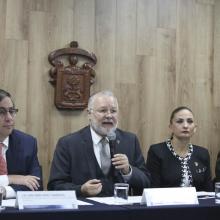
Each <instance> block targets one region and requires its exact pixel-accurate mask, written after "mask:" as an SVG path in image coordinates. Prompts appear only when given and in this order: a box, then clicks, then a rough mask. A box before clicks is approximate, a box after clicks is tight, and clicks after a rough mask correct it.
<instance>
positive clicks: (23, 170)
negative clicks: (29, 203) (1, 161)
mask: <svg viewBox="0 0 220 220" xmlns="http://www.w3.org/2000/svg"><path fill="white" fill-rule="evenodd" d="M6 160H7V168H8V175H33V176H37V177H40V179H41V180H40V181H39V183H40V185H41V188H40V189H42V174H41V167H40V165H39V161H38V157H37V140H36V138H34V137H32V136H31V135H28V134H25V133H23V132H21V131H18V130H15V129H14V130H13V131H12V133H11V134H10V135H9V148H8V150H7V152H6ZM10 186H11V187H12V188H13V189H14V190H15V191H21V190H22V191H27V190H30V189H29V188H28V187H26V186H23V185H15V184H12V185H10Z"/></svg>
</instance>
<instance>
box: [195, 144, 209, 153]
mask: <svg viewBox="0 0 220 220" xmlns="http://www.w3.org/2000/svg"><path fill="white" fill-rule="evenodd" d="M193 151H197V152H201V153H205V152H206V153H207V152H208V149H207V148H205V147H202V146H198V145H194V144H193Z"/></svg>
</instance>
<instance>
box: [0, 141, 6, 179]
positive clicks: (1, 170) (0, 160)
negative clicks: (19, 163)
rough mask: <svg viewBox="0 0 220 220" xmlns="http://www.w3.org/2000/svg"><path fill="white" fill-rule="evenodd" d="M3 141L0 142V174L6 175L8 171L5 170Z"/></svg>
mask: <svg viewBox="0 0 220 220" xmlns="http://www.w3.org/2000/svg"><path fill="white" fill-rule="evenodd" d="M3 146H4V144H3V143H0V175H7V174H8V171H7V164H6V161H5V158H4V157H3V151H2V149H3Z"/></svg>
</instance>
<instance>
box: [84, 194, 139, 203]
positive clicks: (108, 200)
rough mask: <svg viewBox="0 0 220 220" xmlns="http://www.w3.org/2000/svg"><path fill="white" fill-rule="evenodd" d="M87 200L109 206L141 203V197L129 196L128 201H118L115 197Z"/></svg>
mask: <svg viewBox="0 0 220 220" xmlns="http://www.w3.org/2000/svg"><path fill="white" fill-rule="evenodd" d="M87 199H90V200H93V201H96V202H99V203H104V204H107V205H131V204H134V203H140V202H141V196H128V200H127V201H126V200H124V199H122V200H120V201H116V199H115V198H114V197H92V198H91V197H89V198H87Z"/></svg>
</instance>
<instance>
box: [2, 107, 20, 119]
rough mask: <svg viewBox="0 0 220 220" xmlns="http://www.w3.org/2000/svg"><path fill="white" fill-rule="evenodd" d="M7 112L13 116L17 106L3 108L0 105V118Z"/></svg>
mask: <svg viewBox="0 0 220 220" xmlns="http://www.w3.org/2000/svg"><path fill="white" fill-rule="evenodd" d="M8 112H9V114H10V115H11V117H12V118H14V117H15V115H16V114H17V112H18V109H17V108H9V109H6V108H3V107H0V117H1V118H3V117H5V116H6V115H7V113H8Z"/></svg>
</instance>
